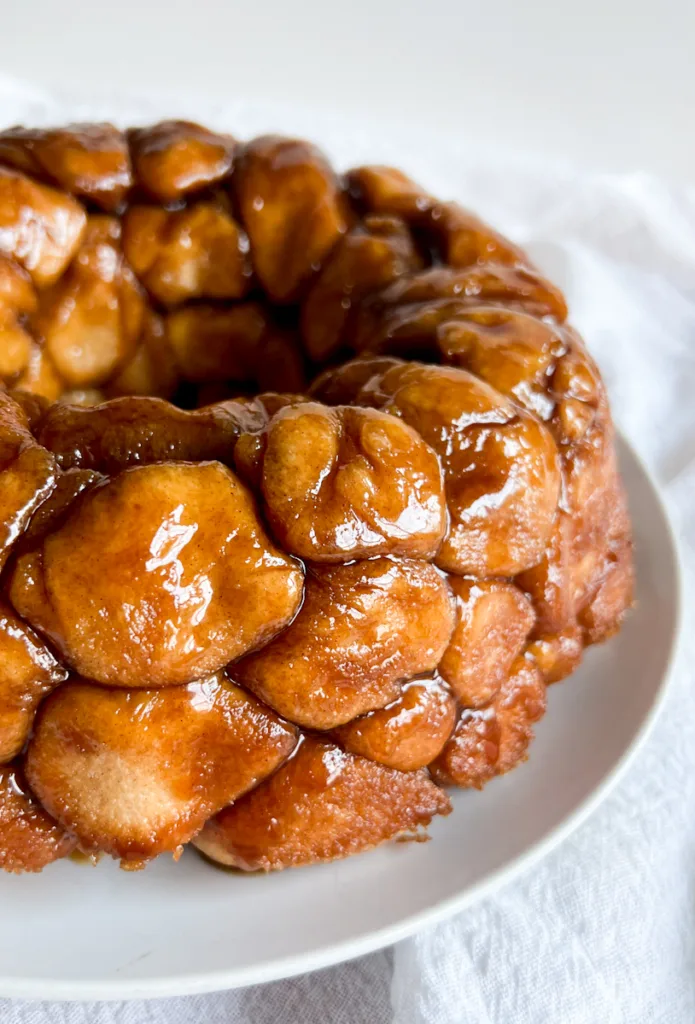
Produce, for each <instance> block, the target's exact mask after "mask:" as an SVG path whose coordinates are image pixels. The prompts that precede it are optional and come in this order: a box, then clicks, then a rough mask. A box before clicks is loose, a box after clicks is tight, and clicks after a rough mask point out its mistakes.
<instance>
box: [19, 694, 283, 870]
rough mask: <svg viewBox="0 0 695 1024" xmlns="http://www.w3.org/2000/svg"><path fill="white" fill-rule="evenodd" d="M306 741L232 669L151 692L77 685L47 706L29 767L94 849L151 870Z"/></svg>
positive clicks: (37, 788) (64, 819)
mask: <svg viewBox="0 0 695 1024" xmlns="http://www.w3.org/2000/svg"><path fill="white" fill-rule="evenodd" d="M296 739H297V737H296V731H295V729H293V728H292V726H290V725H288V724H287V723H286V722H282V721H281V720H280V719H279V718H278V717H277V716H276V715H274V714H273V712H272V711H269V710H268V709H267V708H263V707H261V705H260V704H259V703H258V702H257V701H255V700H254V699H253V697H250V696H249V695H248V694H246V693H244V692H243V690H240V689H239V687H238V686H235V685H234V684H233V683H232V682H230V681H229V680H228V679H227V678H225V676H224V675H222V674H218V675H214V676H211V677H210V678H208V679H203V680H199V681H198V682H195V683H190V684H189V685H188V686H176V687H170V688H169V689H166V690H150V691H147V690H145V691H143V690H138V691H128V690H109V689H105V688H103V687H100V686H94V685H92V684H90V683H86V682H82V681H79V680H71V681H70V682H69V683H66V684H65V685H64V686H63V687H61V688H60V689H59V690H57V691H56V692H55V693H54V694H53V695H52V696H51V697H49V698H48V700H47V701H46V702H45V703H44V704H43V705H42V707H41V710H40V713H39V717H38V719H37V722H36V728H35V731H34V736H33V738H32V740H31V743H30V744H29V749H28V751H27V756H26V772H27V778H28V779H29V782H30V784H31V787H32V789H33V791H34V792H35V793H36V794H37V796H38V797H39V799H40V800H41V803H42V804H43V805H44V807H46V809H47V810H48V811H49V812H50V813H51V814H52V815H53V816H54V817H55V818H56V819H57V820H59V821H60V822H61V823H62V824H63V825H64V826H65V827H66V828H68V829H69V830H70V831H71V832H74V833H75V834H76V835H77V836H78V838H79V841H80V845H81V846H82V847H83V849H85V850H90V851H94V852H98V851H103V852H105V853H109V854H111V855H112V856H114V857H120V858H122V859H123V861H124V862H125V864H126V865H127V864H128V863H131V864H132V863H133V862H135V865H136V866H139V862H142V861H146V860H149V859H150V858H152V857H155V856H157V855H158V854H160V853H164V852H167V851H168V852H174V853H176V852H177V851H178V848H179V846H180V845H181V844H183V843H186V842H188V841H189V840H190V839H191V837H192V836H193V835H195V833H196V832H197V831H198V830H199V829H201V828H202V826H203V824H204V823H205V821H206V820H207V818H209V817H210V816H211V815H212V814H214V813H216V812H217V811H219V810H220V809H221V808H222V807H224V806H226V805H227V804H229V803H231V802H232V801H233V800H235V799H236V798H237V797H238V796H240V795H241V794H242V793H245V792H246V791H247V790H249V789H251V788H252V787H253V786H255V785H256V784H257V783H258V782H260V781H261V780H262V779H264V778H265V777H266V776H267V775H269V774H270V773H271V772H272V771H273V770H274V769H275V768H277V767H278V765H280V764H281V763H282V761H283V760H284V759H285V758H286V757H287V756H288V755H289V754H290V752H291V751H292V748H293V747H294V745H295V743H296Z"/></svg>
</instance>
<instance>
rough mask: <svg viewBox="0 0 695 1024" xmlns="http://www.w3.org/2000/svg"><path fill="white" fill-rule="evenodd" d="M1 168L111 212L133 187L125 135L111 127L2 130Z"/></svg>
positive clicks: (89, 126)
mask: <svg viewBox="0 0 695 1024" xmlns="http://www.w3.org/2000/svg"><path fill="white" fill-rule="evenodd" d="M0 164H9V165H10V166H11V167H15V168H16V169H17V170H19V171H24V173H25V174H30V175H31V176H32V177H34V178H39V179H40V180H42V181H46V182H47V183H48V184H49V185H56V186H58V187H59V188H62V189H64V190H65V191H66V192H70V193H71V194H72V195H74V196H81V197H83V198H84V199H87V200H89V201H90V202H93V203H96V205H97V206H100V207H101V208H102V209H104V210H107V211H109V212H113V211H115V210H117V209H118V208H119V207H120V206H121V204H122V203H123V201H124V199H125V197H126V194H127V192H128V190H129V189H130V187H131V185H132V183H133V179H132V175H131V170H130V157H129V155H128V146H127V144H126V140H125V136H124V135H123V133H122V132H120V131H119V130H118V129H117V128H114V126H113V125H112V124H106V123H102V124H69V125H66V126H65V128H21V127H14V128H8V129H7V130H6V131H4V132H0Z"/></svg>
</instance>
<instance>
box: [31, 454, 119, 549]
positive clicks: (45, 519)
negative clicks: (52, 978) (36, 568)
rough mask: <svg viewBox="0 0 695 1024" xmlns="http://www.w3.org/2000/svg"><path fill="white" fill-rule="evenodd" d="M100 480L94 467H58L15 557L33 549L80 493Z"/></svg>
mask: <svg viewBox="0 0 695 1024" xmlns="http://www.w3.org/2000/svg"><path fill="white" fill-rule="evenodd" d="M103 481H104V477H103V475H102V474H101V473H97V472H95V470H93V469H68V470H65V471H63V470H59V471H58V473H57V474H56V485H55V487H54V488H53V490H52V491H51V493H50V495H49V496H48V497H47V498H46V500H45V501H44V502H42V503H41V504H40V505H39V507H38V508H37V510H36V512H34V514H33V516H32V517H31V519H30V520H29V523H28V525H27V528H26V529H25V530H24V532H23V533H22V536H21V537H20V538H19V540H18V542H17V547H16V551H17V554H18V557H19V558H21V557H22V553H23V552H26V551H32V550H33V549H34V548H35V547H36V545H37V543H38V542H39V541H40V540H41V539H42V538H43V537H45V536H46V535H47V534H48V533H50V532H51V530H54V529H55V528H56V526H57V525H58V524H59V523H60V522H61V521H62V520H63V519H64V518H65V516H66V513H67V512H68V510H69V509H70V507H71V505H72V504H73V503H74V502H75V501H76V500H77V499H78V498H79V496H80V494H82V493H83V492H84V491H86V490H88V489H89V488H90V487H93V486H94V484H98V483H102V482H103Z"/></svg>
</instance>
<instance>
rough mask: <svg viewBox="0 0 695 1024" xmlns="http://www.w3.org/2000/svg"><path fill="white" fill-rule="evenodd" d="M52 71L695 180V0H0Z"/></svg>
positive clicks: (48, 75)
mask: <svg viewBox="0 0 695 1024" xmlns="http://www.w3.org/2000/svg"><path fill="white" fill-rule="evenodd" d="M0 16H1V17H0V38H1V39H2V50H1V56H0V69H1V70H2V71H4V72H5V73H7V74H14V75H19V76H21V77H24V78H27V79H30V80H32V81H34V82H39V83H40V84H42V85H49V86H52V85H58V86H63V87H71V88H72V87H75V86H77V87H81V88H85V89H86V90H87V92H88V94H89V95H90V96H94V95H95V94H98V93H99V92H100V91H103V92H105V93H109V94H112V93H113V91H114V89H116V90H123V91H133V90H134V91H138V90H142V89H144V88H147V89H151V88H153V87H154V88H159V89H162V90H171V89H176V90H184V91H186V92H209V91H210V90H215V91H217V92H218V93H219V94H223V95H228V96H229V97H230V98H234V99H244V98H248V97H249V96H255V97H257V98H261V99H282V100H283V101H285V102H289V103H292V102H297V103H301V104H303V105H306V104H308V103H310V104H313V105H314V106H320V107H322V108H324V109H325V108H329V109H330V110H332V111H333V112H334V113H335V116H336V117H340V115H341V113H344V114H349V115H350V116H351V117H352V118H354V116H355V115H359V113H360V111H363V110H365V109H368V110H369V111H370V114H371V115H372V116H373V117H374V119H376V118H377V117H379V118H381V119H383V122H384V124H385V125H387V124H388V122H389V121H390V120H393V121H394V122H397V123H398V124H399V125H402V124H404V123H405V124H407V125H410V126H412V130H413V132H414V133H415V132H418V133H420V134H421V135H422V136H423V138H425V137H426V134H427V133H428V132H433V133H436V134H439V135H441V134H442V133H448V134H453V135H456V136H457V137H459V138H466V139H473V140H477V139H485V140H494V141H498V142H499V141H502V142H504V143H507V144H509V145H510V146H511V147H513V148H517V149H518V148H522V147H523V148H529V149H533V150H536V151H541V152H553V153H559V154H560V155H564V156H568V157H571V158H572V159H574V160H576V161H578V162H579V163H581V164H584V165H586V166H590V167H594V168H598V169H602V170H621V171H625V170H633V169H645V170H650V171H653V172H656V173H659V174H662V175H666V176H668V177H671V178H673V179H674V180H680V181H695V0H659V2H658V3H657V2H655V0H573V2H568V0H527V2H524V0H430V2H421V3H416V2H414V0H400V2H398V0H347V2H344V3H342V4H335V3H332V2H330V0H310V2H303V3H302V2H301V0H295V2H292V0H244V2H243V3H239V2H236V0H232V2H226V3H225V0H168V2H165V0H160V2H159V3H156V2H154V0H149V2H148V0H142V2H133V0H122V2H117V0H111V2H106V3H105V2H103V0H62V2H61V3H56V2H55V0H0Z"/></svg>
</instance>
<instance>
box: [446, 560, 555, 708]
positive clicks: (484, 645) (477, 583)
mask: <svg viewBox="0 0 695 1024" xmlns="http://www.w3.org/2000/svg"><path fill="white" fill-rule="evenodd" d="M449 586H450V588H451V590H452V592H453V594H454V598H455V601H456V626H455V627H454V632H453V635H452V637H451V643H450V644H449V646H448V648H447V649H446V652H445V654H444V657H443V658H442V660H441V662H440V664H439V672H440V673H441V675H442V677H443V678H444V679H445V680H446V681H447V682H448V684H449V685H450V686H451V688H452V690H453V691H454V693H455V694H456V696H457V698H458V699H459V701H460V702H461V704H462V705H463V706H464V707H468V708H480V707H483V706H484V705H485V704H487V703H489V701H491V700H492V699H493V697H494V696H495V694H496V693H497V692H498V690H499V688H500V686H501V685H502V684H503V682H504V680H505V679H506V678H507V676H508V675H509V671H510V669H511V666H512V662H513V661H514V660H515V658H516V657H517V656H518V655H519V654H521V652H522V650H523V648H524V645H525V642H526V639H527V637H528V635H529V633H530V632H531V629H532V628H533V624H534V621H535V618H536V616H535V613H534V610H533V606H532V604H531V602H530V601H529V599H528V598H527V597H526V595H525V594H524V593H522V591H521V590H519V589H518V588H517V587H515V586H514V585H513V584H512V583H507V582H505V581H503V580H476V579H471V578H463V577H460V576H450V577H449Z"/></svg>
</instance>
